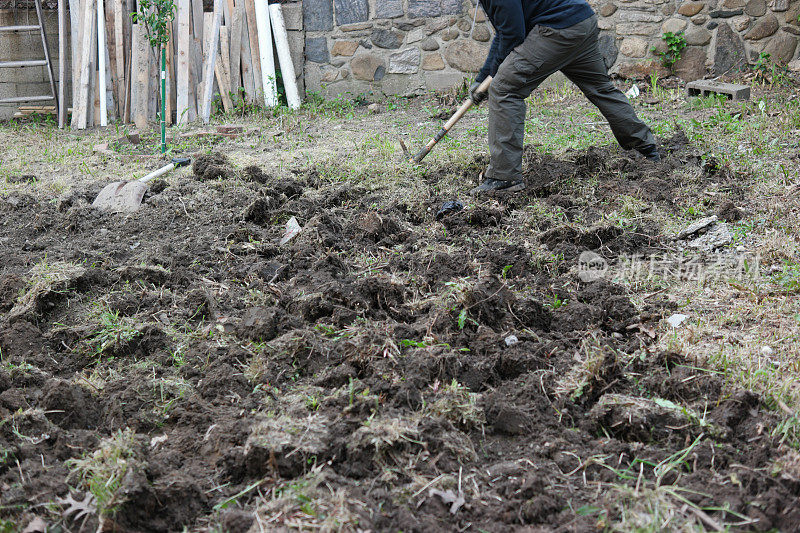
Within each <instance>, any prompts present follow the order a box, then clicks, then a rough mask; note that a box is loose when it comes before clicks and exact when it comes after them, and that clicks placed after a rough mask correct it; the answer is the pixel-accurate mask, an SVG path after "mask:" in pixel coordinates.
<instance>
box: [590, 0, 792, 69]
mask: <svg viewBox="0 0 800 533" xmlns="http://www.w3.org/2000/svg"><path fill="white" fill-rule="evenodd" d="M590 3H591V5H592V7H593V8H594V9H595V11H597V13H598V18H599V22H598V24H599V26H600V28H601V30H603V32H602V36H601V41H600V43H601V47H602V50H603V55H604V57H605V59H606V64H607V65H608V66H609V67H610V70H611V72H612V73H615V74H617V75H619V76H621V77H629V78H644V77H647V76H648V75H649V74H650V72H653V71H656V72H658V73H659V74H660V75H662V76H663V75H666V74H667V73H668V72H667V70H666V68H664V67H663V66H662V65H661V63H660V61H659V59H658V58H657V57H656V56H655V54H654V53H653V52H652V51H651V48H652V47H654V46H655V47H656V48H658V49H660V50H664V49H665V48H666V45H665V43H664V41H663V40H662V38H661V36H662V34H663V33H665V32H673V33H677V32H684V38H685V39H686V42H687V45H688V46H687V47H686V48H685V49H684V50H683V52H682V54H681V55H682V58H681V60H680V61H678V62H677V63H676V64H675V67H674V70H675V73H676V74H677V75H678V76H680V77H681V78H683V79H684V80H687V81H691V80H695V79H699V78H703V77H705V76H708V75H712V76H720V75H722V74H726V73H727V74H734V75H735V74H736V73H737V71H739V70H741V69H743V68H745V67H746V66H747V64H748V63H754V62H755V61H757V60H758V58H759V55H760V54H761V53H762V52H763V53H767V54H770V56H771V59H772V60H774V61H776V62H778V63H781V64H783V65H786V64H788V63H790V62H791V61H792V60H794V59H795V58H796V57H797V56H796V53H797V36H798V35H800V22H798V15H800V0H791V1H790V0H707V1H704V0H700V1H695V0H688V1H681V0H591V1H590Z"/></svg>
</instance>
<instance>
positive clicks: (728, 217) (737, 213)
mask: <svg viewBox="0 0 800 533" xmlns="http://www.w3.org/2000/svg"><path fill="white" fill-rule="evenodd" d="M745 215H746V213H745V211H744V209H742V208H741V207H736V204H734V203H733V202H731V201H730V200H727V201H725V202H724V203H723V204H722V205H720V206H719V208H718V209H717V217H719V219H720V220H724V221H725V222H738V221H739V220H742V219H743V218H745Z"/></svg>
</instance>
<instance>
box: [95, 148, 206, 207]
mask: <svg viewBox="0 0 800 533" xmlns="http://www.w3.org/2000/svg"><path fill="white" fill-rule="evenodd" d="M190 161H191V159H189V158H188V157H176V158H173V159H172V163H170V164H169V165H165V166H163V167H161V168H159V169H158V170H156V171H153V172H151V173H150V174H148V175H147V176H145V177H143V178H139V179H138V180H136V181H115V182H114V183H109V184H108V185H106V186H105V187H103V190H102V191H100V194H98V195H97V198H95V199H94V202H92V207H95V208H97V209H100V210H101V211H113V212H114V213H122V212H132V211H136V210H137V209H139V206H141V205H142V198H144V193H146V192H147V182H148V181H150V180H153V179H155V178H157V177H159V176H163V175H164V174H166V173H167V172H169V171H170V170H172V169H173V168H178V167H183V166H186V165H188V164H189V162H190Z"/></svg>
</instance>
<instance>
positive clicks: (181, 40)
mask: <svg viewBox="0 0 800 533" xmlns="http://www.w3.org/2000/svg"><path fill="white" fill-rule="evenodd" d="M189 11H190V6H189V2H188V1H183V2H178V71H177V73H176V78H177V104H176V105H177V107H176V120H175V121H176V123H177V124H186V123H188V122H189V50H190V44H189V43H190V40H191V35H190V34H189V20H190V19H191V17H190V15H191V13H190V12H189Z"/></svg>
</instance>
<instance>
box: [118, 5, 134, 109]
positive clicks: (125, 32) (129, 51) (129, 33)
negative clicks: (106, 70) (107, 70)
mask: <svg viewBox="0 0 800 533" xmlns="http://www.w3.org/2000/svg"><path fill="white" fill-rule="evenodd" d="M120 1H121V7H122V42H123V47H124V51H125V73H124V76H125V99H124V104H125V105H124V110H123V115H122V121H123V122H125V123H130V122H131V85H132V76H131V66H132V64H133V20H132V19H131V2H132V0H120Z"/></svg>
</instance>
